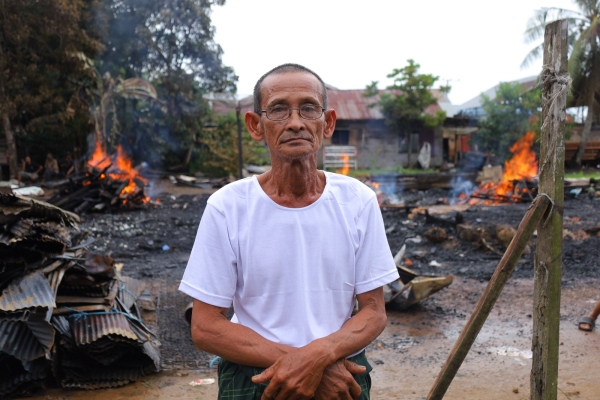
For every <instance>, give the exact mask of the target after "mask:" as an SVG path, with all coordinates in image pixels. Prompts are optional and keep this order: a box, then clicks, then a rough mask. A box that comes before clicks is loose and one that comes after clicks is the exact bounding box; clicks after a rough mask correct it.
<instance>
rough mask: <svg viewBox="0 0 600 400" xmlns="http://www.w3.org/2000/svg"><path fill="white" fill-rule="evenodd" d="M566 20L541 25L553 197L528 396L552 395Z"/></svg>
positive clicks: (544, 232)
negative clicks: (544, 26)
mask: <svg viewBox="0 0 600 400" xmlns="http://www.w3.org/2000/svg"><path fill="white" fill-rule="evenodd" d="M567 27H568V26H567V21H565V20H560V21H556V22H553V23H551V24H549V25H548V26H546V32H545V35H544V66H543V71H542V130H541V137H540V143H541V144H540V173H539V176H540V183H539V193H544V194H546V195H547V196H549V197H550V198H551V199H552V201H553V203H554V204H553V206H552V208H551V210H550V213H549V215H548V216H547V218H545V220H544V222H543V223H542V224H540V227H539V229H538V238H537V251H536V255H535V261H534V298H533V314H532V315H533V341H532V351H533V360H532V366H531V392H530V393H531V399H532V400H542V399H544V400H550V399H553V400H555V399H556V398H557V389H558V388H557V379H558V344H559V337H558V336H559V322H560V283H561V275H562V232H563V227H562V226H563V225H562V218H563V205H564V192H563V190H564V182H563V179H564V165H565V118H566V113H565V108H566V104H567V92H568V88H569V84H570V79H569V76H568V72H567Z"/></svg>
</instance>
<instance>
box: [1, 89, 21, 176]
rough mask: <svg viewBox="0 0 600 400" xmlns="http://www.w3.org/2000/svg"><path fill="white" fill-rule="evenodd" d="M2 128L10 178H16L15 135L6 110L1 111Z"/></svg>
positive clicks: (17, 170)
mask: <svg viewBox="0 0 600 400" xmlns="http://www.w3.org/2000/svg"><path fill="white" fill-rule="evenodd" d="M0 90H1V89H0ZM0 97H4V96H0ZM2 103H3V101H0V107H2ZM2 129H3V130H4V136H5V137H6V154H7V156H8V168H9V171H10V178H11V179H16V178H17V173H18V172H19V166H18V163H17V145H16V143H15V137H14V135H13V132H12V129H11V128H10V119H9V118H8V113H7V112H6V111H2Z"/></svg>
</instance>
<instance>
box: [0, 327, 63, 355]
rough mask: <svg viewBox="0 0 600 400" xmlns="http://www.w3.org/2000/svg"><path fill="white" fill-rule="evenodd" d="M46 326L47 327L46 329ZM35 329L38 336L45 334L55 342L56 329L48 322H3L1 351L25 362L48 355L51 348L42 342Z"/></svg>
mask: <svg viewBox="0 0 600 400" xmlns="http://www.w3.org/2000/svg"><path fill="white" fill-rule="evenodd" d="M44 325H46V327H44ZM32 327H34V329H35V330H36V333H37V334H43V335H45V336H46V339H45V340H46V341H47V340H48V338H50V337H51V338H52V342H53V341H54V329H52V326H51V325H50V324H49V323H48V322H47V321H40V320H36V321H31V322H29V321H27V322H23V321H3V322H2V323H0V351H2V352H4V353H6V354H10V355H11V356H13V357H15V358H18V359H19V360H23V361H32V360H35V359H36V358H40V357H42V356H43V355H44V354H46V353H47V352H48V351H49V350H50V347H51V346H52V343H50V346H47V345H48V343H46V346H45V345H44V344H43V343H41V342H40V340H39V339H38V337H37V336H36V335H35V334H34V332H33V331H32V330H31V328H32Z"/></svg>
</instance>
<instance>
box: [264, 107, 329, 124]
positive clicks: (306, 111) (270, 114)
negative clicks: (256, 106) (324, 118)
mask: <svg viewBox="0 0 600 400" xmlns="http://www.w3.org/2000/svg"><path fill="white" fill-rule="evenodd" d="M292 110H298V112H299V113H300V116H301V117H302V118H304V119H319V118H321V115H323V112H324V111H325V109H324V108H323V107H321V106H316V105H314V104H304V105H301V106H300V108H290V107H288V106H284V105H276V106H273V107H269V108H267V109H266V110H262V111H261V112H264V113H266V114H267V118H268V119H270V120H271V121H283V120H286V119H288V118H289V117H290V115H291V114H292Z"/></svg>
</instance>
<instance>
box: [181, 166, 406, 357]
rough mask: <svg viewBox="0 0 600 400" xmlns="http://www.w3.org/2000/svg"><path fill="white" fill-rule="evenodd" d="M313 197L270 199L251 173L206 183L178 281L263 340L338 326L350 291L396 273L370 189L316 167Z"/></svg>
mask: <svg viewBox="0 0 600 400" xmlns="http://www.w3.org/2000/svg"><path fill="white" fill-rule="evenodd" d="M325 176H326V185H325V189H324V191H323V193H322V195H321V196H320V197H319V199H318V200H317V201H315V202H314V203H313V204H311V205H309V206H307V207H303V208H286V207H282V206H280V205H278V204H277V203H275V202H274V201H273V200H272V199H271V198H270V197H269V196H268V195H267V194H266V193H265V192H264V191H263V190H262V187H261V186H260V184H259V182H258V180H257V178H256V177H251V178H246V179H242V180H240V181H237V182H234V183H231V184H229V185H227V186H225V187H224V188H222V189H220V190H219V191H217V192H216V193H214V194H213V195H212V196H211V197H210V198H209V200H208V204H207V206H206V209H205V211H204V214H203V216H202V220H201V221H200V227H199V228H198V234H197V236H196V240H195V243H194V247H193V249H192V253H191V256H190V259H189V261H188V265H187V268H186V270H185V273H184V275H183V279H182V281H181V285H180V287H179V290H181V291H182V292H184V293H186V294H188V295H190V296H192V297H193V298H195V299H198V300H200V301H203V302H205V303H208V304H211V305H214V306H217V307H229V306H230V305H231V303H232V302H233V305H234V309H235V314H236V320H237V321H236V322H238V323H240V324H242V325H244V326H247V327H249V328H251V329H253V330H254V331H256V332H257V333H258V334H259V335H261V336H263V337H264V338H266V339H269V340H271V341H274V342H277V343H282V344H286V345H290V346H294V347H302V346H305V345H307V344H308V343H310V342H312V341H313V340H315V339H318V338H321V337H324V336H327V335H329V334H331V333H333V332H336V331H338V330H339V329H340V328H341V327H342V325H343V324H344V322H346V320H348V319H349V318H350V316H351V313H352V309H353V307H354V296H355V295H357V294H361V293H364V292H368V291H370V290H373V289H376V288H378V287H381V286H383V285H384V284H386V283H389V282H391V281H394V280H397V279H398V271H397V269H396V266H395V264H394V260H393V257H392V254H391V252H390V248H389V245H388V242H387V239H386V235H385V230H384V225H383V219H382V217H381V211H380V209H379V206H378V204H377V199H376V196H375V193H374V192H373V191H372V190H371V189H369V188H368V187H367V186H365V185H364V184H362V183H361V182H359V181H358V180H356V179H353V178H348V177H345V176H342V175H337V174H333V173H328V172H325Z"/></svg>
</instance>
